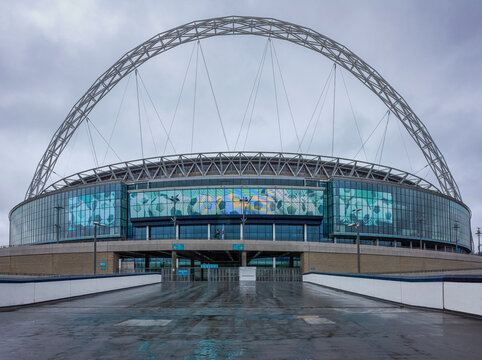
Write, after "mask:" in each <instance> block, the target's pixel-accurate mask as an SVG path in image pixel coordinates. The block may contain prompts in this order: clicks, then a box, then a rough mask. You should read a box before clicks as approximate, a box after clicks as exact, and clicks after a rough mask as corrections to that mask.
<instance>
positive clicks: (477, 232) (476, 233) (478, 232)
mask: <svg viewBox="0 0 482 360" xmlns="http://www.w3.org/2000/svg"><path fill="white" fill-rule="evenodd" d="M481 234H482V232H480V228H479V227H478V228H477V231H476V232H475V235H477V238H478V239H479V246H478V249H479V255H480V235H481Z"/></svg>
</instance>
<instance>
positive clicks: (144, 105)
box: [139, 76, 159, 154]
mask: <svg viewBox="0 0 482 360" xmlns="http://www.w3.org/2000/svg"><path fill="white" fill-rule="evenodd" d="M139 78H140V76H139ZM141 84H142V80H141ZM141 90H142V89H141ZM139 96H140V98H141V103H142V107H143V108H144V114H145V115H146V121H147V127H148V128H149V132H150V134H151V139H152V144H153V145H154V151H155V152H156V154H159V152H158V151H157V145H156V140H155V139H154V133H153V132H152V128H151V121H150V120H149V113H148V112H147V107H146V102H145V101H144V96H142V91H141V92H139Z"/></svg>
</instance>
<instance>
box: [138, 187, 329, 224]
mask: <svg viewBox="0 0 482 360" xmlns="http://www.w3.org/2000/svg"><path fill="white" fill-rule="evenodd" d="M242 199H245V201H242ZM323 200H324V190H321V189H300V188H276V187H273V188H202V189H172V190H167V189H166V190H155V191H137V192H131V193H130V194H129V211H130V216H131V218H132V219H144V218H152V217H167V216H173V215H174V213H175V214H176V215H177V216H196V215H200V216H208V215H211V216H213V215H241V214H242V213H243V211H244V214H246V215H301V216H323Z"/></svg>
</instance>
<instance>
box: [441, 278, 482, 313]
mask: <svg viewBox="0 0 482 360" xmlns="http://www.w3.org/2000/svg"><path fill="white" fill-rule="evenodd" d="M444 305H445V309H447V310H453V311H460V312H465V313H469V314H475V315H480V316H482V283H480V282H479V283H469V282H444Z"/></svg>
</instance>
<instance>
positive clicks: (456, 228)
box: [454, 220, 460, 252]
mask: <svg viewBox="0 0 482 360" xmlns="http://www.w3.org/2000/svg"><path fill="white" fill-rule="evenodd" d="M459 228H460V225H459V222H458V221H457V220H455V223H454V230H455V252H459Z"/></svg>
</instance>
